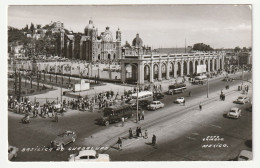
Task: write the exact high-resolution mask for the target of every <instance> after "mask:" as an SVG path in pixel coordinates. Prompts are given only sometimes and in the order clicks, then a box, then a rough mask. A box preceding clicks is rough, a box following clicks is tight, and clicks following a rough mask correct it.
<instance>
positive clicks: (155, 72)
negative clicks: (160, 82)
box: [153, 64, 159, 79]
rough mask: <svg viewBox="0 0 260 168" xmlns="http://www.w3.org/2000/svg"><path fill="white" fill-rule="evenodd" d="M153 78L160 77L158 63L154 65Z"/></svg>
mask: <svg viewBox="0 0 260 168" xmlns="http://www.w3.org/2000/svg"><path fill="white" fill-rule="evenodd" d="M153 78H154V79H158V78H159V66H158V65H157V64H154V65H153Z"/></svg>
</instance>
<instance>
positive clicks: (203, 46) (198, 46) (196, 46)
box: [192, 43, 214, 51]
mask: <svg viewBox="0 0 260 168" xmlns="http://www.w3.org/2000/svg"><path fill="white" fill-rule="evenodd" d="M192 49H193V50H196V51H212V50H214V49H213V48H212V47H210V45H207V44H203V43H196V44H194V45H193V48H192Z"/></svg>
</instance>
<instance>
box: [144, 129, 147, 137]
mask: <svg viewBox="0 0 260 168" xmlns="http://www.w3.org/2000/svg"><path fill="white" fill-rule="evenodd" d="M147 138H148V132H147V130H145V132H144V139H147Z"/></svg>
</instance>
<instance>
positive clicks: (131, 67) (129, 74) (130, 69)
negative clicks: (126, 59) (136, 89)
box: [125, 64, 138, 83]
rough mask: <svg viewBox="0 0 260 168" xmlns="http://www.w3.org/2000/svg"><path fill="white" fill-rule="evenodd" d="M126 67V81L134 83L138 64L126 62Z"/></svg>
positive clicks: (136, 77)
mask: <svg viewBox="0 0 260 168" xmlns="http://www.w3.org/2000/svg"><path fill="white" fill-rule="evenodd" d="M125 69H126V82H128V83H136V82H137V80H138V66H137V65H136V64H127V65H126V66H125Z"/></svg>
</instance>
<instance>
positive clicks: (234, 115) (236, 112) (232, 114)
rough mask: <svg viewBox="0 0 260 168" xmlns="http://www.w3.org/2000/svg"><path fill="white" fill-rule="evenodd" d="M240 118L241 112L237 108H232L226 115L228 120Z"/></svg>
mask: <svg viewBox="0 0 260 168" xmlns="http://www.w3.org/2000/svg"><path fill="white" fill-rule="evenodd" d="M240 116H241V110H240V109H239V108H237V107H233V108H231V109H230V111H229V112H228V113H227V117H229V118H239V117H240Z"/></svg>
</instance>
